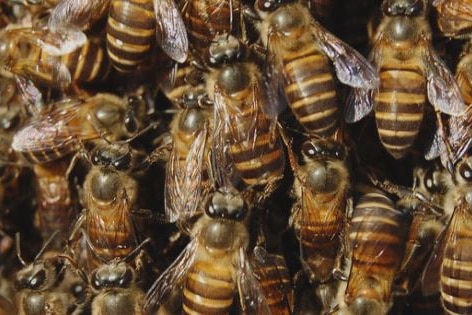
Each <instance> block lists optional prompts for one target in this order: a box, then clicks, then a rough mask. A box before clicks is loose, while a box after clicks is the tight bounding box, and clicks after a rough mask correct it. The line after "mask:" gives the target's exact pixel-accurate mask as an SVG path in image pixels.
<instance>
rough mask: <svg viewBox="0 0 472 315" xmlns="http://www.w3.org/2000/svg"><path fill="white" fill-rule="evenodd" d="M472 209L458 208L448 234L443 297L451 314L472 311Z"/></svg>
mask: <svg viewBox="0 0 472 315" xmlns="http://www.w3.org/2000/svg"><path fill="white" fill-rule="evenodd" d="M470 210H471V209H469V208H468V207H467V206H461V207H456V210H455V213H454V215H453V218H452V219H451V222H450V224H449V228H450V231H448V233H447V235H446V237H447V242H446V245H445V249H444V254H443V260H442V264H441V300H442V303H443V306H444V309H445V310H446V311H447V313H448V314H472V303H471V301H472V231H471V229H470V224H471V216H470ZM451 228H452V229H451Z"/></svg>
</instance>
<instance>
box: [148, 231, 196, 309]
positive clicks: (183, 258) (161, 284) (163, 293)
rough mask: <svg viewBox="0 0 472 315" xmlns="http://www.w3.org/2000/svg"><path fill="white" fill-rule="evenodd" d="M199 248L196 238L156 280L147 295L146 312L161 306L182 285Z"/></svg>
mask: <svg viewBox="0 0 472 315" xmlns="http://www.w3.org/2000/svg"><path fill="white" fill-rule="evenodd" d="M198 246H199V244H198V241H197V238H194V239H193V240H192V241H190V243H188V245H187V246H186V247H185V248H184V250H183V251H182V253H180V255H179V256H178V257H177V258H176V259H175V260H174V262H173V263H172V264H171V265H170V266H169V268H167V269H166V270H165V271H164V272H163V273H162V274H161V275H160V276H159V278H157V279H156V281H155V282H154V283H153V285H152V286H151V288H150V289H149V291H148V292H147V294H146V302H145V303H144V309H145V310H152V309H153V308H154V307H155V306H156V305H157V304H161V303H162V302H163V301H164V300H165V299H166V298H167V296H168V294H170V293H171V292H172V291H173V290H174V289H176V288H177V287H178V286H179V285H180V284H181V283H182V281H183V280H184V278H185V276H186V275H187V273H188V271H189V269H190V268H191V267H192V265H193V263H194V261H195V256H196V253H197V250H198Z"/></svg>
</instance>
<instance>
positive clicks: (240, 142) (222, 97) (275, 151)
mask: <svg viewBox="0 0 472 315" xmlns="http://www.w3.org/2000/svg"><path fill="white" fill-rule="evenodd" d="M209 52H210V64H212V65H214V66H215V68H214V69H213V71H211V73H210V74H209V75H208V78H207V91H208V95H209V98H210V100H211V101H213V102H214V107H215V108H214V121H213V123H214V128H213V137H212V141H213V152H212V154H214V155H215V157H216V161H217V165H218V167H219V168H220V170H221V173H222V174H224V175H223V176H224V177H226V178H231V177H233V178H235V181H237V180H240V181H242V182H243V183H244V184H245V185H248V186H251V185H267V186H266V188H267V187H270V186H271V187H270V188H267V189H268V190H269V191H270V190H271V189H272V187H275V185H276V184H277V182H278V180H279V179H280V178H281V177H282V175H283V171H284V168H285V157H284V151H283V148H282V143H281V141H280V139H279V137H278V133H277V129H276V128H275V122H276V116H275V115H274V107H276V105H274V104H272V103H271V102H270V99H269V97H268V96H267V94H266V86H265V85H264V83H263V79H262V76H261V73H260V71H259V69H258V68H257V66H256V65H255V64H254V63H252V62H249V61H239V58H242V54H243V52H242V46H241V43H239V42H238V41H237V40H236V39H235V38H234V37H232V36H229V37H227V36H222V37H221V38H220V39H219V40H218V41H216V42H215V43H214V44H212V45H211V46H210V48H209ZM216 67H217V68H216ZM222 186H228V184H227V183H223V185H222Z"/></svg>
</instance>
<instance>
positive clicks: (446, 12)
mask: <svg viewBox="0 0 472 315" xmlns="http://www.w3.org/2000/svg"><path fill="white" fill-rule="evenodd" d="M433 5H434V6H435V7H436V10H437V12H438V26H439V29H440V30H441V32H442V33H444V34H445V35H448V36H457V37H460V36H468V37H470V31H471V29H472V3H471V2H470V1H464V0H455V1H454V0H453V1H445V0H436V1H434V2H433Z"/></svg>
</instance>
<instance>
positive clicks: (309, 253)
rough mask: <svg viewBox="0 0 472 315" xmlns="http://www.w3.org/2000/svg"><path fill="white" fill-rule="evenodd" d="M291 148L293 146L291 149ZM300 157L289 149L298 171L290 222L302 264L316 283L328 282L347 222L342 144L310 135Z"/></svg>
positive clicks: (345, 173) (346, 193)
mask: <svg viewBox="0 0 472 315" xmlns="http://www.w3.org/2000/svg"><path fill="white" fill-rule="evenodd" d="M289 151H290V150H289ZM300 156H301V161H300V162H298V161H297V159H296V157H295V156H293V153H289V157H290V163H291V166H292V169H293V171H294V174H295V179H294V184H293V194H294V196H295V197H296V201H295V203H294V205H293V208H292V214H291V217H290V221H289V222H290V225H291V226H292V227H293V229H294V231H295V235H296V237H297V239H298V241H299V242H300V251H301V253H300V256H301V257H300V260H301V262H302V267H303V269H304V271H305V272H306V273H307V275H308V277H309V279H310V281H311V282H313V283H320V282H321V283H324V282H327V281H328V280H329V279H330V278H331V277H332V275H333V272H334V271H335V269H336V267H337V264H338V260H339V259H340V252H341V251H342V248H341V247H342V236H343V234H344V233H343V230H344V225H345V218H346V210H347V205H348V203H347V200H348V190H349V187H350V185H349V171H348V169H347V165H346V158H347V152H346V148H345V147H344V145H343V144H341V143H339V142H335V141H331V140H324V139H317V138H309V139H308V140H306V141H304V142H303V144H302V145H301V149H300Z"/></svg>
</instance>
